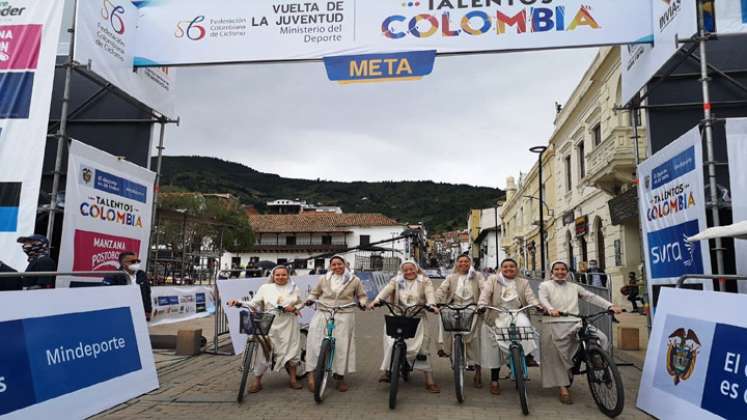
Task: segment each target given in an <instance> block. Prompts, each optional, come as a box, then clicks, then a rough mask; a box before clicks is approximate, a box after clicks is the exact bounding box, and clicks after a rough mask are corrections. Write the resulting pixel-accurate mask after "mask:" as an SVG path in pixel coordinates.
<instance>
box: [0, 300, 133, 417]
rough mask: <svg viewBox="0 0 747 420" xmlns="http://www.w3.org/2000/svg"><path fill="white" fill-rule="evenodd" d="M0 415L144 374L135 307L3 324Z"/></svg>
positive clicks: (0, 350) (1, 326)
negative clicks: (136, 373) (139, 349)
mask: <svg viewBox="0 0 747 420" xmlns="http://www.w3.org/2000/svg"><path fill="white" fill-rule="evenodd" d="M0 337H3V345H2V346H0V360H2V368H3V372H2V377H3V385H2V386H3V387H5V391H4V392H0V415H4V414H7V413H10V412H13V411H16V410H19V409H22V408H25V407H29V406H31V405H34V404H38V403H40V402H43V401H47V400H50V399H52V398H56V397H59V396H61V395H66V394H69V393H72V392H75V391H78V390H81V389H83V388H87V387H90V386H92V385H96V384H99V383H102V382H105V381H108V380H110V379H114V378H117V377H119V376H123V375H125V374H127V373H130V372H135V371H139V370H141V368H142V365H141V363H140V353H139V351H138V345H137V339H136V338H135V329H134V325H133V321H132V316H131V312H130V308H129V307H122V308H114V309H104V310H97V311H90V312H79V313H72V314H63V315H52V316H45V317H40V318H28V319H20V320H13V321H5V322H0Z"/></svg>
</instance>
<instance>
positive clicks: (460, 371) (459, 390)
mask: <svg viewBox="0 0 747 420" xmlns="http://www.w3.org/2000/svg"><path fill="white" fill-rule="evenodd" d="M451 354H452V357H453V363H454V366H453V368H454V389H455V391H456V399H457V401H459V403H463V402H464V345H463V344H462V336H461V335H455V336H454V350H453V351H452V352H451Z"/></svg>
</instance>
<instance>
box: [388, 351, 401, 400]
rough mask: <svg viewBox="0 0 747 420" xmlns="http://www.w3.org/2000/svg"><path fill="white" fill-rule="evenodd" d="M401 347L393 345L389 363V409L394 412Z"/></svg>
mask: <svg viewBox="0 0 747 420" xmlns="http://www.w3.org/2000/svg"><path fill="white" fill-rule="evenodd" d="M402 350H403V349H402V346H401V345H399V344H398V343H395V344H394V348H393V349H392V361H391V362H390V363H389V408H390V409H392V410H394V408H395V407H396V406H397V391H398V389H399V372H400V369H401V367H400V366H401V364H402Z"/></svg>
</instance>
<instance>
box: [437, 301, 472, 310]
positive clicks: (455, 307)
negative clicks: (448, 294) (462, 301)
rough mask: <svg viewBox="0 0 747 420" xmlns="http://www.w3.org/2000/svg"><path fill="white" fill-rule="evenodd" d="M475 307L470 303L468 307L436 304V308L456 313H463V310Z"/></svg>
mask: <svg viewBox="0 0 747 420" xmlns="http://www.w3.org/2000/svg"><path fill="white" fill-rule="evenodd" d="M476 306H477V304H476V303H470V304H469V305H464V306H454V305H450V304H448V303H438V304H436V307H437V308H448V309H451V310H452V311H457V312H458V311H463V310H465V309H468V308H472V307H476Z"/></svg>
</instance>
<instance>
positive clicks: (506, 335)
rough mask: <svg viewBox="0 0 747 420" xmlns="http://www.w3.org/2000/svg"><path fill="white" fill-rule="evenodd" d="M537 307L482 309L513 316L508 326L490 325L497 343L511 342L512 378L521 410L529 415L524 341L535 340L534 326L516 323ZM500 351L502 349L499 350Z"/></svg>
mask: <svg viewBox="0 0 747 420" xmlns="http://www.w3.org/2000/svg"><path fill="white" fill-rule="evenodd" d="M534 307H536V306H535V305H528V306H525V307H523V308H520V309H506V308H496V307H494V306H481V307H480V309H483V308H484V309H490V310H493V311H496V312H498V313H502V314H508V315H509V316H511V323H510V325H509V326H508V327H507V328H499V327H492V326H490V327H489V330H490V332H491V333H492V335H493V338H494V339H495V341H496V342H497V343H499V344H500V343H501V342H509V345H508V356H509V358H508V367H509V369H510V370H511V378H512V379H513V380H514V382H515V384H516V391H517V392H518V394H519V401H520V402H521V412H522V413H524V415H525V416H526V415H529V403H528V398H527V381H528V380H529V370H528V369H527V362H526V354H525V353H524V346H522V345H521V342H522V341H526V340H534V335H535V332H534V328H532V327H519V326H517V325H516V317H517V316H518V315H519V314H520V313H522V312H525V311H528V310H529V309H532V308H534ZM499 351H500V350H499Z"/></svg>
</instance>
